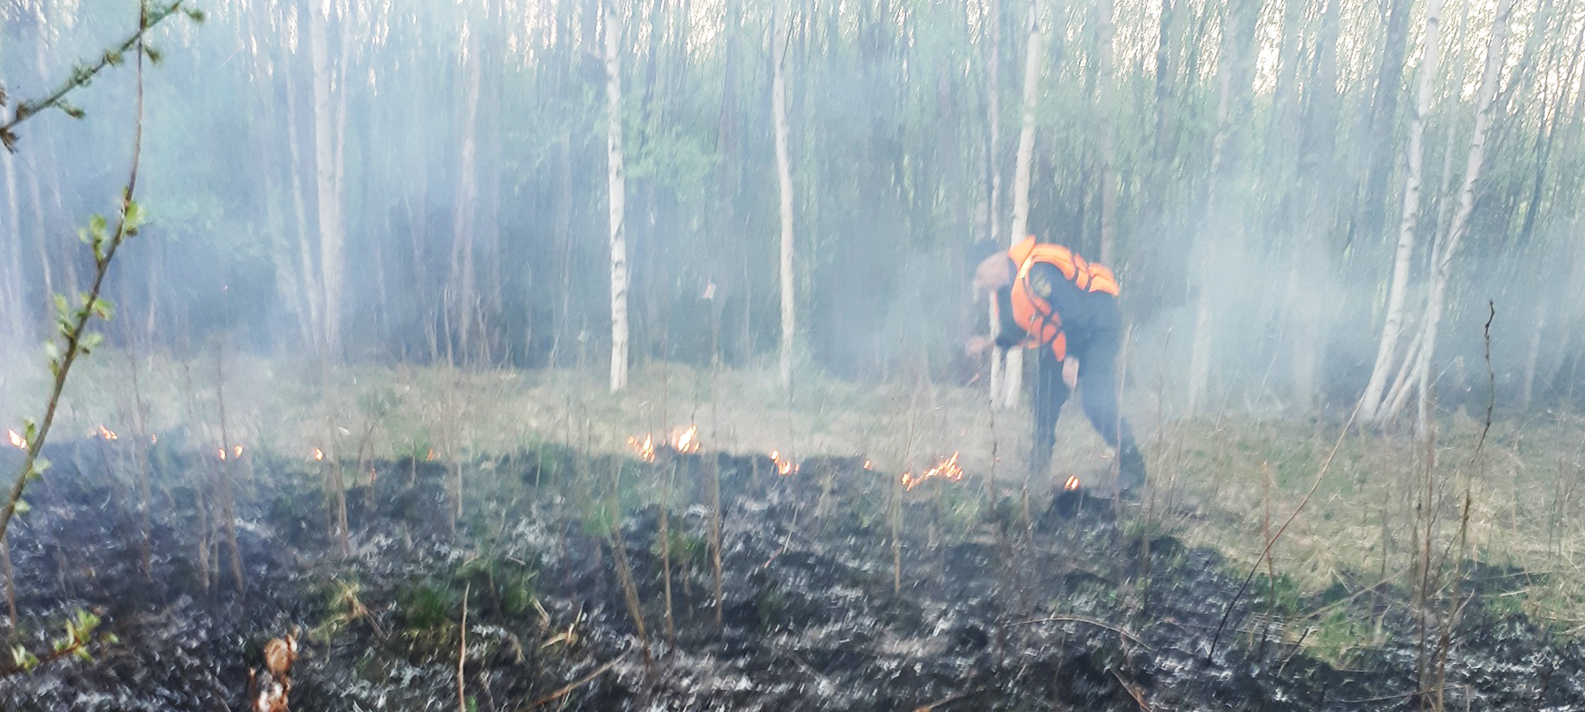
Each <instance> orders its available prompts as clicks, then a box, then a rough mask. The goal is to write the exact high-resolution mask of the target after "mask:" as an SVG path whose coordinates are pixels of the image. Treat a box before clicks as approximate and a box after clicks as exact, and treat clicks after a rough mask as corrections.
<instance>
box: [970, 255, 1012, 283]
mask: <svg viewBox="0 0 1585 712" xmlns="http://www.w3.org/2000/svg"><path fill="white" fill-rule="evenodd" d="M1014 269H1015V265H1014V264H1013V258H1011V257H1008V256H1007V253H1005V252H997V253H995V254H993V255H989V256H987V257H986V258H985V259H983V260H980V264H979V266H977V267H975V268H974V289H975V290H981V289H985V290H989V291H996V290H998V289H1001V288H1003V287H1006V286H1007V285H1009V284H1012V283H1013V270H1014Z"/></svg>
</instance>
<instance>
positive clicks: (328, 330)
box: [308, 2, 346, 360]
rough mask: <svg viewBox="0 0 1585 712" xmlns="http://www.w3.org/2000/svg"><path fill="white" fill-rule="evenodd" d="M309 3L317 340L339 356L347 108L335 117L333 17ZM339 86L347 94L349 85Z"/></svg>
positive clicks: (330, 354) (323, 349)
mask: <svg viewBox="0 0 1585 712" xmlns="http://www.w3.org/2000/svg"><path fill="white" fill-rule="evenodd" d="M310 6H311V10H310V18H309V23H308V27H309V31H308V45H309V58H310V61H311V62H312V65H313V73H314V159H315V161H314V164H315V166H314V167H315V179H316V185H317V187H318V196H319V202H318V211H317V212H318V215H319V268H320V285H321V289H322V293H323V297H322V298H321V301H322V303H323V304H324V309H323V312H322V314H321V316H322V328H321V332H320V334H319V345H320V350H321V353H323V354H324V355H325V356H326V357H327V358H330V359H332V360H335V359H339V358H340V354H341V287H342V285H341V279H342V274H343V269H342V265H343V262H344V259H345V258H344V250H345V235H344V233H343V230H344V225H343V219H342V200H341V199H342V194H341V191H340V188H341V177H340V172H341V171H340V163H341V153H342V148H343V147H342V145H341V142H340V141H338V140H337V139H338V138H339V136H340V135H344V134H343V133H342V131H339V130H337V129H338V128H339V126H341V125H342V124H341V123H340V121H341V119H344V117H345V108H343V109H342V111H341V112H340V113H341V114H342V116H341V117H337V116H336V114H337V111H336V104H335V101H334V100H335V97H333V96H332V93H331V74H332V69H331V67H330V66H329V61H328V59H327V52H328V50H327V48H326V40H325V29H326V26H327V25H328V24H329V18H328V17H326V15H325V6H324V4H322V3H318V2H314V3H310ZM338 89H339V93H340V94H341V96H342V98H343V99H344V98H345V95H346V87H344V86H342V87H338ZM343 107H344V105H343ZM333 122H335V123H333Z"/></svg>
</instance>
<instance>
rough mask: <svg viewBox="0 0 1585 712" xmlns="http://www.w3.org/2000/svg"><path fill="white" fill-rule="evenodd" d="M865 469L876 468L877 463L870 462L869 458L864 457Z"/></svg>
mask: <svg viewBox="0 0 1585 712" xmlns="http://www.w3.org/2000/svg"><path fill="white" fill-rule="evenodd" d="M864 469H866V470H873V469H875V463H873V462H870V460H869V458H864Z"/></svg>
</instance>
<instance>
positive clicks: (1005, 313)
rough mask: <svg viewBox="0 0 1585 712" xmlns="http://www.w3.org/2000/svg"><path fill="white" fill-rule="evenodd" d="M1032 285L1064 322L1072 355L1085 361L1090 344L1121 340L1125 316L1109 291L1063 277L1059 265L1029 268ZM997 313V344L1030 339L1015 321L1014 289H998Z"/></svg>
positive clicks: (1010, 343)
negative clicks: (1089, 288)
mask: <svg viewBox="0 0 1585 712" xmlns="http://www.w3.org/2000/svg"><path fill="white" fill-rule="evenodd" d="M1028 279H1029V286H1030V288H1031V290H1032V291H1033V292H1034V293H1036V294H1042V295H1044V294H1045V293H1046V292H1047V291H1048V290H1049V292H1050V296H1044V299H1045V300H1046V302H1047V303H1048V304H1050V305H1051V308H1052V310H1053V311H1055V312H1056V313H1057V317H1058V318H1059V319H1060V320H1061V322H1060V323H1061V325H1062V333H1064V334H1067V337H1068V352H1069V353H1071V354H1073V355H1075V356H1078V357H1080V358H1081V359H1082V358H1083V354H1084V353H1085V352H1086V351H1088V350H1089V345H1090V344H1093V343H1096V342H1097V341H1101V340H1106V339H1114V338H1117V337H1118V330H1119V329H1120V328H1121V325H1122V313H1121V312H1120V311H1119V310H1118V308H1117V298H1116V297H1114V296H1112V295H1110V294H1107V293H1106V292H1086V291H1084V290H1081V289H1079V287H1078V285H1076V284H1074V283H1073V282H1071V281H1069V280H1068V279H1067V278H1066V277H1064V276H1063V275H1062V271H1061V270H1059V269H1057V266H1056V265H1053V264H1051V263H1049V262H1036V263H1035V264H1034V265H1033V266H1031V267H1030V268H1029V277H1028ZM996 311H997V313H998V314H1000V315H1001V317H1000V321H1001V328H1000V329H999V330H998V331H997V336H996V345H997V346H1000V347H1001V348H1004V349H1005V348H1011V347H1013V346H1016V345H1018V344H1019V343H1021V342H1023V341H1024V340H1025V339H1027V338H1028V337H1029V335H1028V333H1027V332H1025V331H1024V328H1023V327H1022V326H1019V325H1018V322H1017V321H1016V320H1014V319H1013V300H1012V287H1011V286H1009V287H1004V288H1002V289H998V290H996Z"/></svg>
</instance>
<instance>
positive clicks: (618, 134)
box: [600, 1, 628, 393]
mask: <svg viewBox="0 0 1585 712" xmlns="http://www.w3.org/2000/svg"><path fill="white" fill-rule="evenodd" d="M600 11H601V13H602V15H603V17H602V18H601V20H602V22H601V24H602V25H604V28H605V80H606V81H605V96H606V102H607V115H606V142H605V145H606V161H607V166H608V169H609V170H608V174H607V177H608V183H609V190H610V209H611V211H610V216H611V392H612V393H615V392H617V391H620V390H622V389H623V388H626V387H627V351H628V343H627V235H626V227H625V222H626V221H625V216H626V212H625V211H626V207H625V202H626V190H627V187H626V182H625V178H624V176H623V171H622V64H621V59H620V57H619V55H618V54H617V44H618V42H619V41H620V39H621V36H622V30H621V28H619V27H617V26H616V22H617V20H616V14H615V13H614V12H613V11H612V7H611V3H610V2H609V1H607V2H602V3H601V4H600Z"/></svg>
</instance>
